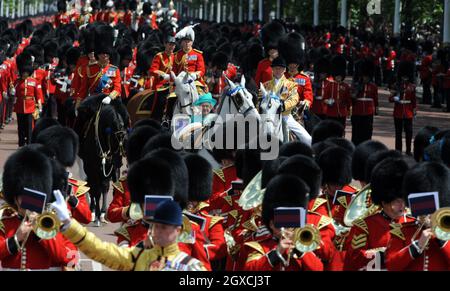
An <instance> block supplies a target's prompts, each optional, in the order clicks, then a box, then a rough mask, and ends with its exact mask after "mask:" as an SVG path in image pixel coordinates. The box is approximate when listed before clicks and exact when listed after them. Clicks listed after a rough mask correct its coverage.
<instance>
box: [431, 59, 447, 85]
mask: <svg viewBox="0 0 450 291" xmlns="http://www.w3.org/2000/svg"><path fill="white" fill-rule="evenodd" d="M443 75H445V67H444V66H443V65H442V64H439V65H437V66H434V67H433V71H432V81H431V84H432V85H433V86H440V78H441V77H442V76H443Z"/></svg>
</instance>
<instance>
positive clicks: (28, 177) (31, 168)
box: [2, 146, 53, 207]
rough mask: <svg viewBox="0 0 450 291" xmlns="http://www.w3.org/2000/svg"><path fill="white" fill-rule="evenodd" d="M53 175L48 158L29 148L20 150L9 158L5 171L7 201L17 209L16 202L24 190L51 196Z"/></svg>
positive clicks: (4, 181)
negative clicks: (27, 189)
mask: <svg viewBox="0 0 450 291" xmlns="http://www.w3.org/2000/svg"><path fill="white" fill-rule="evenodd" d="M52 175H53V173H52V166H51V164H50V160H49V158H48V157H47V156H45V155H44V154H43V153H41V152H39V151H37V150H35V149H32V148H30V147H29V146H25V147H22V148H20V149H18V150H17V151H16V152H15V153H13V154H12V155H11V156H9V158H8V159H7V160H6V163H5V166H4V169H3V178H2V179H3V196H4V198H5V201H6V202H7V203H8V204H9V205H11V206H15V207H17V205H16V201H15V200H16V198H17V197H18V196H20V195H22V193H23V189H24V188H29V189H33V190H36V191H40V192H42V193H45V194H47V195H51V194H52V193H51V192H52V185H53V179H52ZM48 200H50V199H48Z"/></svg>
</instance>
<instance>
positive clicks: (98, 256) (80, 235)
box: [62, 219, 136, 271]
mask: <svg viewBox="0 0 450 291" xmlns="http://www.w3.org/2000/svg"><path fill="white" fill-rule="evenodd" d="M62 234H63V235H64V236H65V237H66V238H67V239H68V240H70V241H71V242H72V243H73V244H75V245H76V246H77V247H78V248H79V249H80V250H81V251H82V252H83V253H84V254H85V255H86V256H87V257H89V258H90V259H92V260H94V261H97V262H99V263H101V264H103V265H105V266H107V267H108V268H111V269H114V270H119V271H131V270H133V269H134V267H135V261H136V258H135V257H134V255H135V253H136V252H134V249H135V248H121V247H119V246H117V245H115V244H113V243H107V242H104V241H101V240H100V239H99V238H97V237H96V236H95V235H94V234H93V233H91V232H89V231H87V229H86V228H85V227H84V226H82V225H81V224H79V223H78V222H77V221H76V220H75V219H72V221H71V223H70V226H69V227H68V228H67V229H66V230H65V231H63V232H62Z"/></svg>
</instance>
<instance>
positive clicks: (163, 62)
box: [150, 52, 175, 89]
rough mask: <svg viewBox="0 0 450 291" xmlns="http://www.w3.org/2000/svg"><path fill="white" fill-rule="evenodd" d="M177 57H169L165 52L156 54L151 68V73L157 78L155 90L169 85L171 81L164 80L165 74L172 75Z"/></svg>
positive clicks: (171, 55)
mask: <svg viewBox="0 0 450 291" xmlns="http://www.w3.org/2000/svg"><path fill="white" fill-rule="evenodd" d="M174 60H175V55H174V54H170V55H167V54H166V53H165V52H160V53H158V54H156V56H155V57H154V58H153V61H152V65H151V67H150V73H152V74H153V76H155V82H154V84H153V85H154V88H155V89H159V88H161V87H163V86H165V85H168V84H169V81H167V80H164V79H163V77H162V76H163V75H164V74H168V75H170V72H171V71H172V68H173V64H174Z"/></svg>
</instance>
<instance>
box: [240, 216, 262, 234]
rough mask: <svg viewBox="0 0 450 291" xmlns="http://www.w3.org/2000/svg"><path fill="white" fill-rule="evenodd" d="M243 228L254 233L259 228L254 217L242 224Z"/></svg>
mask: <svg viewBox="0 0 450 291" xmlns="http://www.w3.org/2000/svg"><path fill="white" fill-rule="evenodd" d="M242 227H244V228H245V229H248V230H250V231H253V232H256V231H257V230H258V227H257V226H256V224H255V219H254V217H252V218H250V219H249V220H247V221H246V222H244V223H243V224H242Z"/></svg>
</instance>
